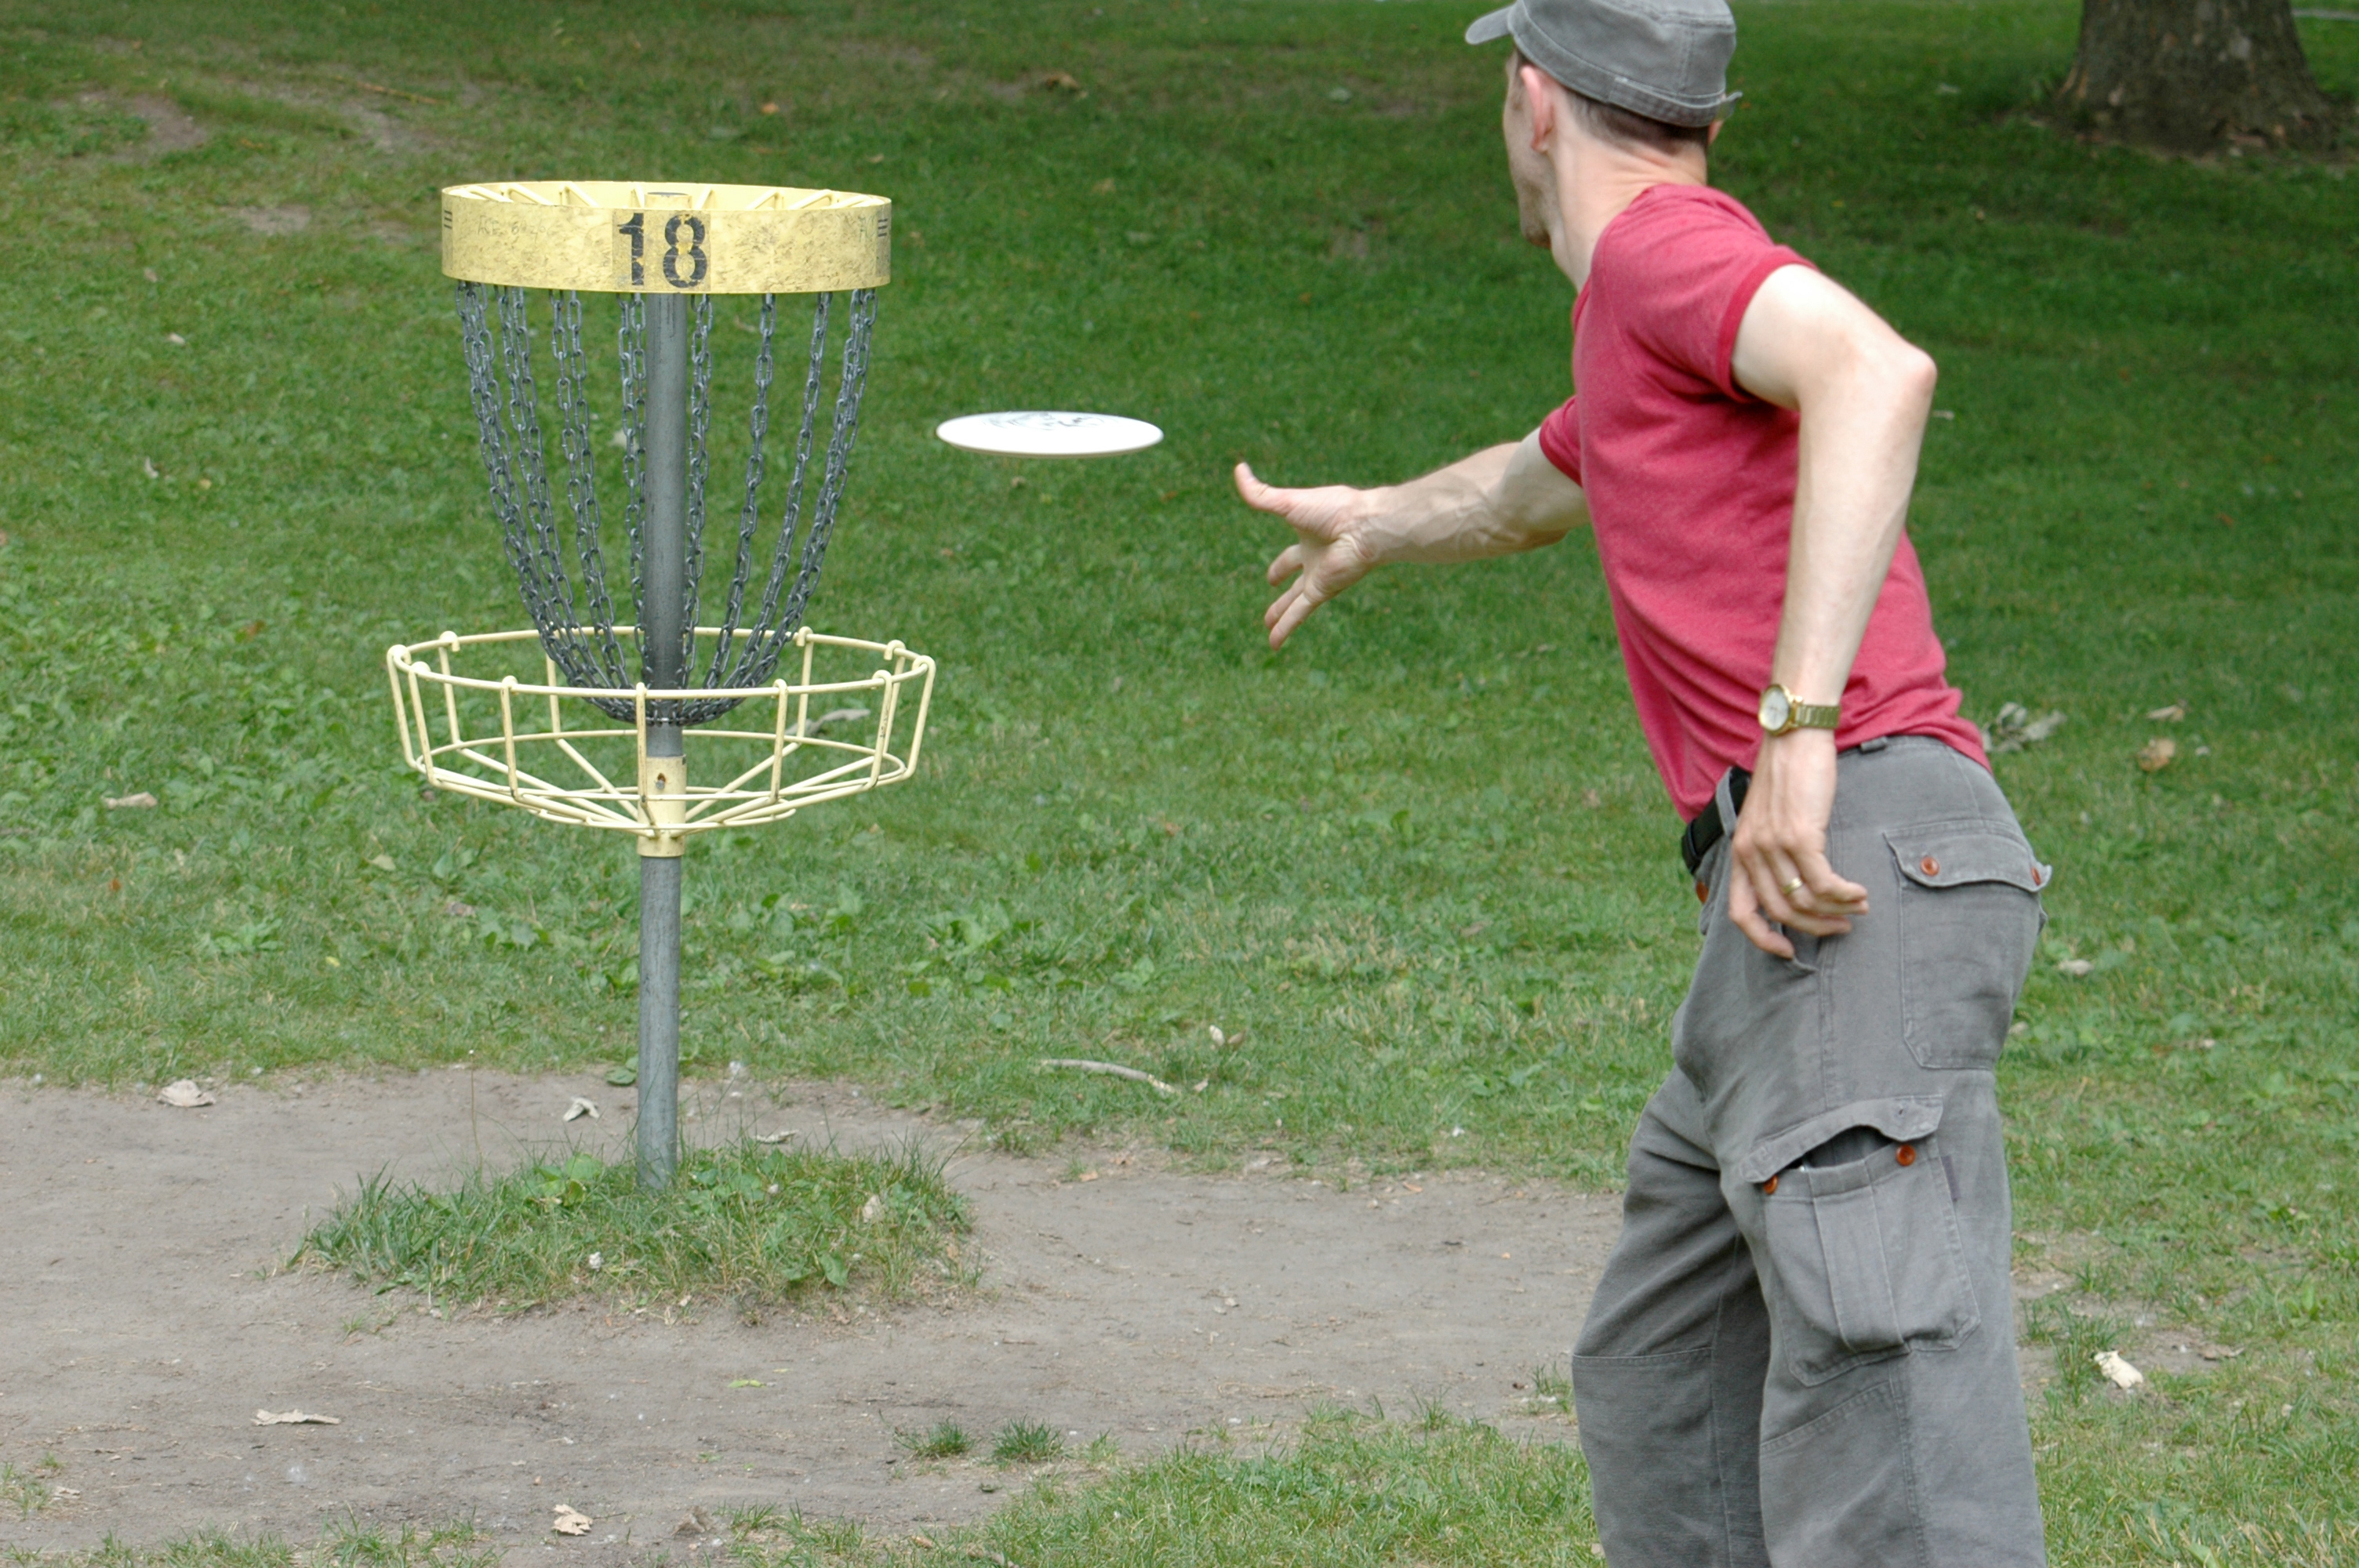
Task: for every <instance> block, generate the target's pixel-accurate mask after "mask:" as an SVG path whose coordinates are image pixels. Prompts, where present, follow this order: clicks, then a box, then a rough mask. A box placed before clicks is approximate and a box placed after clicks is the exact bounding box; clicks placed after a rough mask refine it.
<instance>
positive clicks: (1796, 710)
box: [1786, 702, 1843, 730]
mask: <svg viewBox="0 0 2359 1568" xmlns="http://www.w3.org/2000/svg"><path fill="white" fill-rule="evenodd" d="M1842 723H1843V704H1842V703H1840V702H1798V703H1796V704H1794V707H1793V717H1792V718H1790V719H1788V720H1787V721H1786V728H1787V729H1788V730H1832V729H1835V728H1837V727H1838V726H1840V725H1841V724H1842Z"/></svg>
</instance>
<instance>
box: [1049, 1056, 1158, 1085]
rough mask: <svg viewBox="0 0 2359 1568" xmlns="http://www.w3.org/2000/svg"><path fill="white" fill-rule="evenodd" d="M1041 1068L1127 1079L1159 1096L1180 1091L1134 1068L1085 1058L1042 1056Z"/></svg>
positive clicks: (1152, 1075)
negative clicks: (1054, 1068)
mask: <svg viewBox="0 0 2359 1568" xmlns="http://www.w3.org/2000/svg"><path fill="white" fill-rule="evenodd" d="M1040 1065H1042V1066H1043V1067H1065V1068H1069V1069H1071V1071H1073V1072H1076V1073H1103V1074H1104V1075H1105V1076H1108V1077H1110V1078H1128V1079H1129V1080H1130V1081H1131V1082H1132V1083H1134V1084H1145V1085H1146V1086H1147V1087H1148V1088H1151V1089H1153V1090H1154V1091H1155V1092H1156V1093H1157V1094H1159V1095H1177V1094H1178V1093H1179V1092H1180V1091H1179V1090H1178V1089H1175V1088H1173V1087H1171V1086H1170V1085H1169V1084H1167V1083H1165V1082H1164V1081H1163V1080H1162V1079H1161V1078H1158V1077H1157V1076H1155V1075H1154V1074H1152V1073H1142V1072H1140V1071H1139V1070H1138V1069H1137V1068H1136V1067H1125V1066H1124V1065H1122V1064H1121V1063H1119V1062H1093V1061H1091V1060H1090V1059H1089V1058H1088V1057H1086V1056H1043V1057H1041V1058H1040Z"/></svg>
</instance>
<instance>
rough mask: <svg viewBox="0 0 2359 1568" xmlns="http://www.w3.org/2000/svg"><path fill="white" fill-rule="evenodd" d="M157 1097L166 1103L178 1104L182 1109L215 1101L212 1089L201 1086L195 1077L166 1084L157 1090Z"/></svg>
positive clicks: (189, 1108) (210, 1103)
mask: <svg viewBox="0 0 2359 1568" xmlns="http://www.w3.org/2000/svg"><path fill="white" fill-rule="evenodd" d="M156 1098H158V1099H159V1100H161V1101H163V1102H164V1103H165V1104H166V1105H168V1106H177V1107H178V1108H180V1109H182V1110H194V1109H195V1108H197V1107H199V1106H201V1105H212V1104H213V1103H214V1100H213V1097H212V1091H211V1090H208V1089H201V1088H199V1087H197V1082H196V1080H195V1079H194V1078H182V1079H180V1080H179V1081H178V1082H176V1083H169V1084H166V1085H165V1086H164V1087H162V1088H160V1089H158V1090H157V1091H156Z"/></svg>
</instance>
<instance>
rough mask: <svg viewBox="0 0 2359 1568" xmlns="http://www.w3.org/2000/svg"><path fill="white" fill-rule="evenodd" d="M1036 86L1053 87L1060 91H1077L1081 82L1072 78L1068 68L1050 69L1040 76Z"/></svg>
mask: <svg viewBox="0 0 2359 1568" xmlns="http://www.w3.org/2000/svg"><path fill="white" fill-rule="evenodd" d="M1036 85H1038V86H1041V87H1049V88H1054V89H1056V90H1057V91H1059V92H1080V91H1081V90H1082V84H1081V83H1080V82H1078V81H1074V80H1073V73H1072V72H1071V71H1070V70H1052V71H1049V73H1048V74H1047V75H1045V76H1043V77H1041V78H1040V80H1039V81H1038V83H1036Z"/></svg>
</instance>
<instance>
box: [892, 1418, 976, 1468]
mask: <svg viewBox="0 0 2359 1568" xmlns="http://www.w3.org/2000/svg"><path fill="white" fill-rule="evenodd" d="M893 1441H894V1442H896V1443H897V1444H900V1445H901V1447H902V1448H903V1449H904V1450H905V1451H907V1452H908V1453H909V1454H912V1455H914V1456H916V1457H917V1458H919V1459H956V1458H959V1457H960V1456H962V1454H967V1453H970V1452H972V1451H973V1448H974V1439H973V1438H972V1437H970V1436H968V1435H967V1431H966V1428H964V1427H962V1426H961V1425H959V1423H958V1422H954V1421H940V1422H935V1423H934V1425H933V1427H932V1428H931V1430H929V1431H926V1432H897V1433H894V1434H893Z"/></svg>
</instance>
